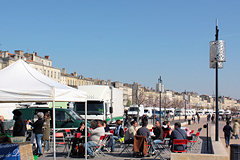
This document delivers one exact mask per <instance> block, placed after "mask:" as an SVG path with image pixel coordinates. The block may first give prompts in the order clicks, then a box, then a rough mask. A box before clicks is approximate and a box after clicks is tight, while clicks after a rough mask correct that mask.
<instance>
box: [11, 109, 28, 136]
mask: <svg viewBox="0 0 240 160" xmlns="http://www.w3.org/2000/svg"><path fill="white" fill-rule="evenodd" d="M12 113H13V119H14V120H15V123H14V126H13V136H14V137H15V136H25V134H26V124H25V122H24V121H23V119H22V112H21V111H19V110H14V111H13V112H12Z"/></svg>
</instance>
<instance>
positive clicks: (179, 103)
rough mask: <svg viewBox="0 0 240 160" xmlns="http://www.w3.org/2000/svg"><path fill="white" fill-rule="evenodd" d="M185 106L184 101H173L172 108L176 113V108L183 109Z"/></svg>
mask: <svg viewBox="0 0 240 160" xmlns="http://www.w3.org/2000/svg"><path fill="white" fill-rule="evenodd" d="M183 104H184V102H183V100H179V99H173V101H172V107H173V108H174V110H175V112H176V108H183ZM174 117H175V116H174ZM174 117H173V118H174Z"/></svg>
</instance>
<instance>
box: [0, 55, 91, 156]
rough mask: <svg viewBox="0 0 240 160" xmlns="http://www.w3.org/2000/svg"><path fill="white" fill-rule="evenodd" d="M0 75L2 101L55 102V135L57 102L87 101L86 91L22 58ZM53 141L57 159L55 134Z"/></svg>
mask: <svg viewBox="0 0 240 160" xmlns="http://www.w3.org/2000/svg"><path fill="white" fill-rule="evenodd" d="M0 77H1V79H0V103H13V102H53V105H52V106H53V122H54V123H53V135H55V102H56V101H57V102H80V101H86V94H85V93H84V92H81V91H80V90H77V89H74V88H71V87H69V86H66V85H63V84H61V83H58V82H56V81H54V80H52V79H50V78H48V77H47V76H45V75H43V74H42V73H40V72H38V71H37V70H36V69H34V68H32V67H31V66H29V65H28V64H27V63H26V62H24V61H23V60H21V59H20V60H18V61H16V62H15V63H13V64H11V65H10V66H8V67H6V68H4V69H2V70H0ZM85 118H86V116H85ZM86 122H87V120H85V123H86ZM53 141H54V156H53V157H54V159H56V146H55V136H54V138H53Z"/></svg>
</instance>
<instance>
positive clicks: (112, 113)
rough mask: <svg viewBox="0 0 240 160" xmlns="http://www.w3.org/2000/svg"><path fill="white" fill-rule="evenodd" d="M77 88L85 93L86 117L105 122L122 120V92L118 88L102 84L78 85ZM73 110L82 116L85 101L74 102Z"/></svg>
mask: <svg viewBox="0 0 240 160" xmlns="http://www.w3.org/2000/svg"><path fill="white" fill-rule="evenodd" d="M78 89H79V90H81V91H84V92H86V94H87V115H88V119H90V120H96V119H99V120H106V121H107V122H108V121H111V122H115V121H116V120H123V115H124V106H123V92H122V91H121V90H120V89H117V88H114V87H110V86H102V85H90V86H79V87H78ZM73 110H74V111H75V112H76V113H78V114H79V115H81V116H83V115H84V114H85V102H75V103H74V104H73Z"/></svg>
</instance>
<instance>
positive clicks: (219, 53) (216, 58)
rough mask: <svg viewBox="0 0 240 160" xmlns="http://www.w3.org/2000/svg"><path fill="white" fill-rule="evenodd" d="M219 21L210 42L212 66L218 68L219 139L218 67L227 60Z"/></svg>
mask: <svg viewBox="0 0 240 160" xmlns="http://www.w3.org/2000/svg"><path fill="white" fill-rule="evenodd" d="M218 32H219V29H218V21H217V22H216V34H215V41H211V42H210V68H214V69H216V86H215V87H216V93H215V95H216V96H215V100H216V128H215V129H216V131H215V140H216V141H219V134H218V132H219V131H218V129H219V122H218V120H219V114H218V69H222V68H223V62H226V58H225V42H224V41H223V40H218Z"/></svg>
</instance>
